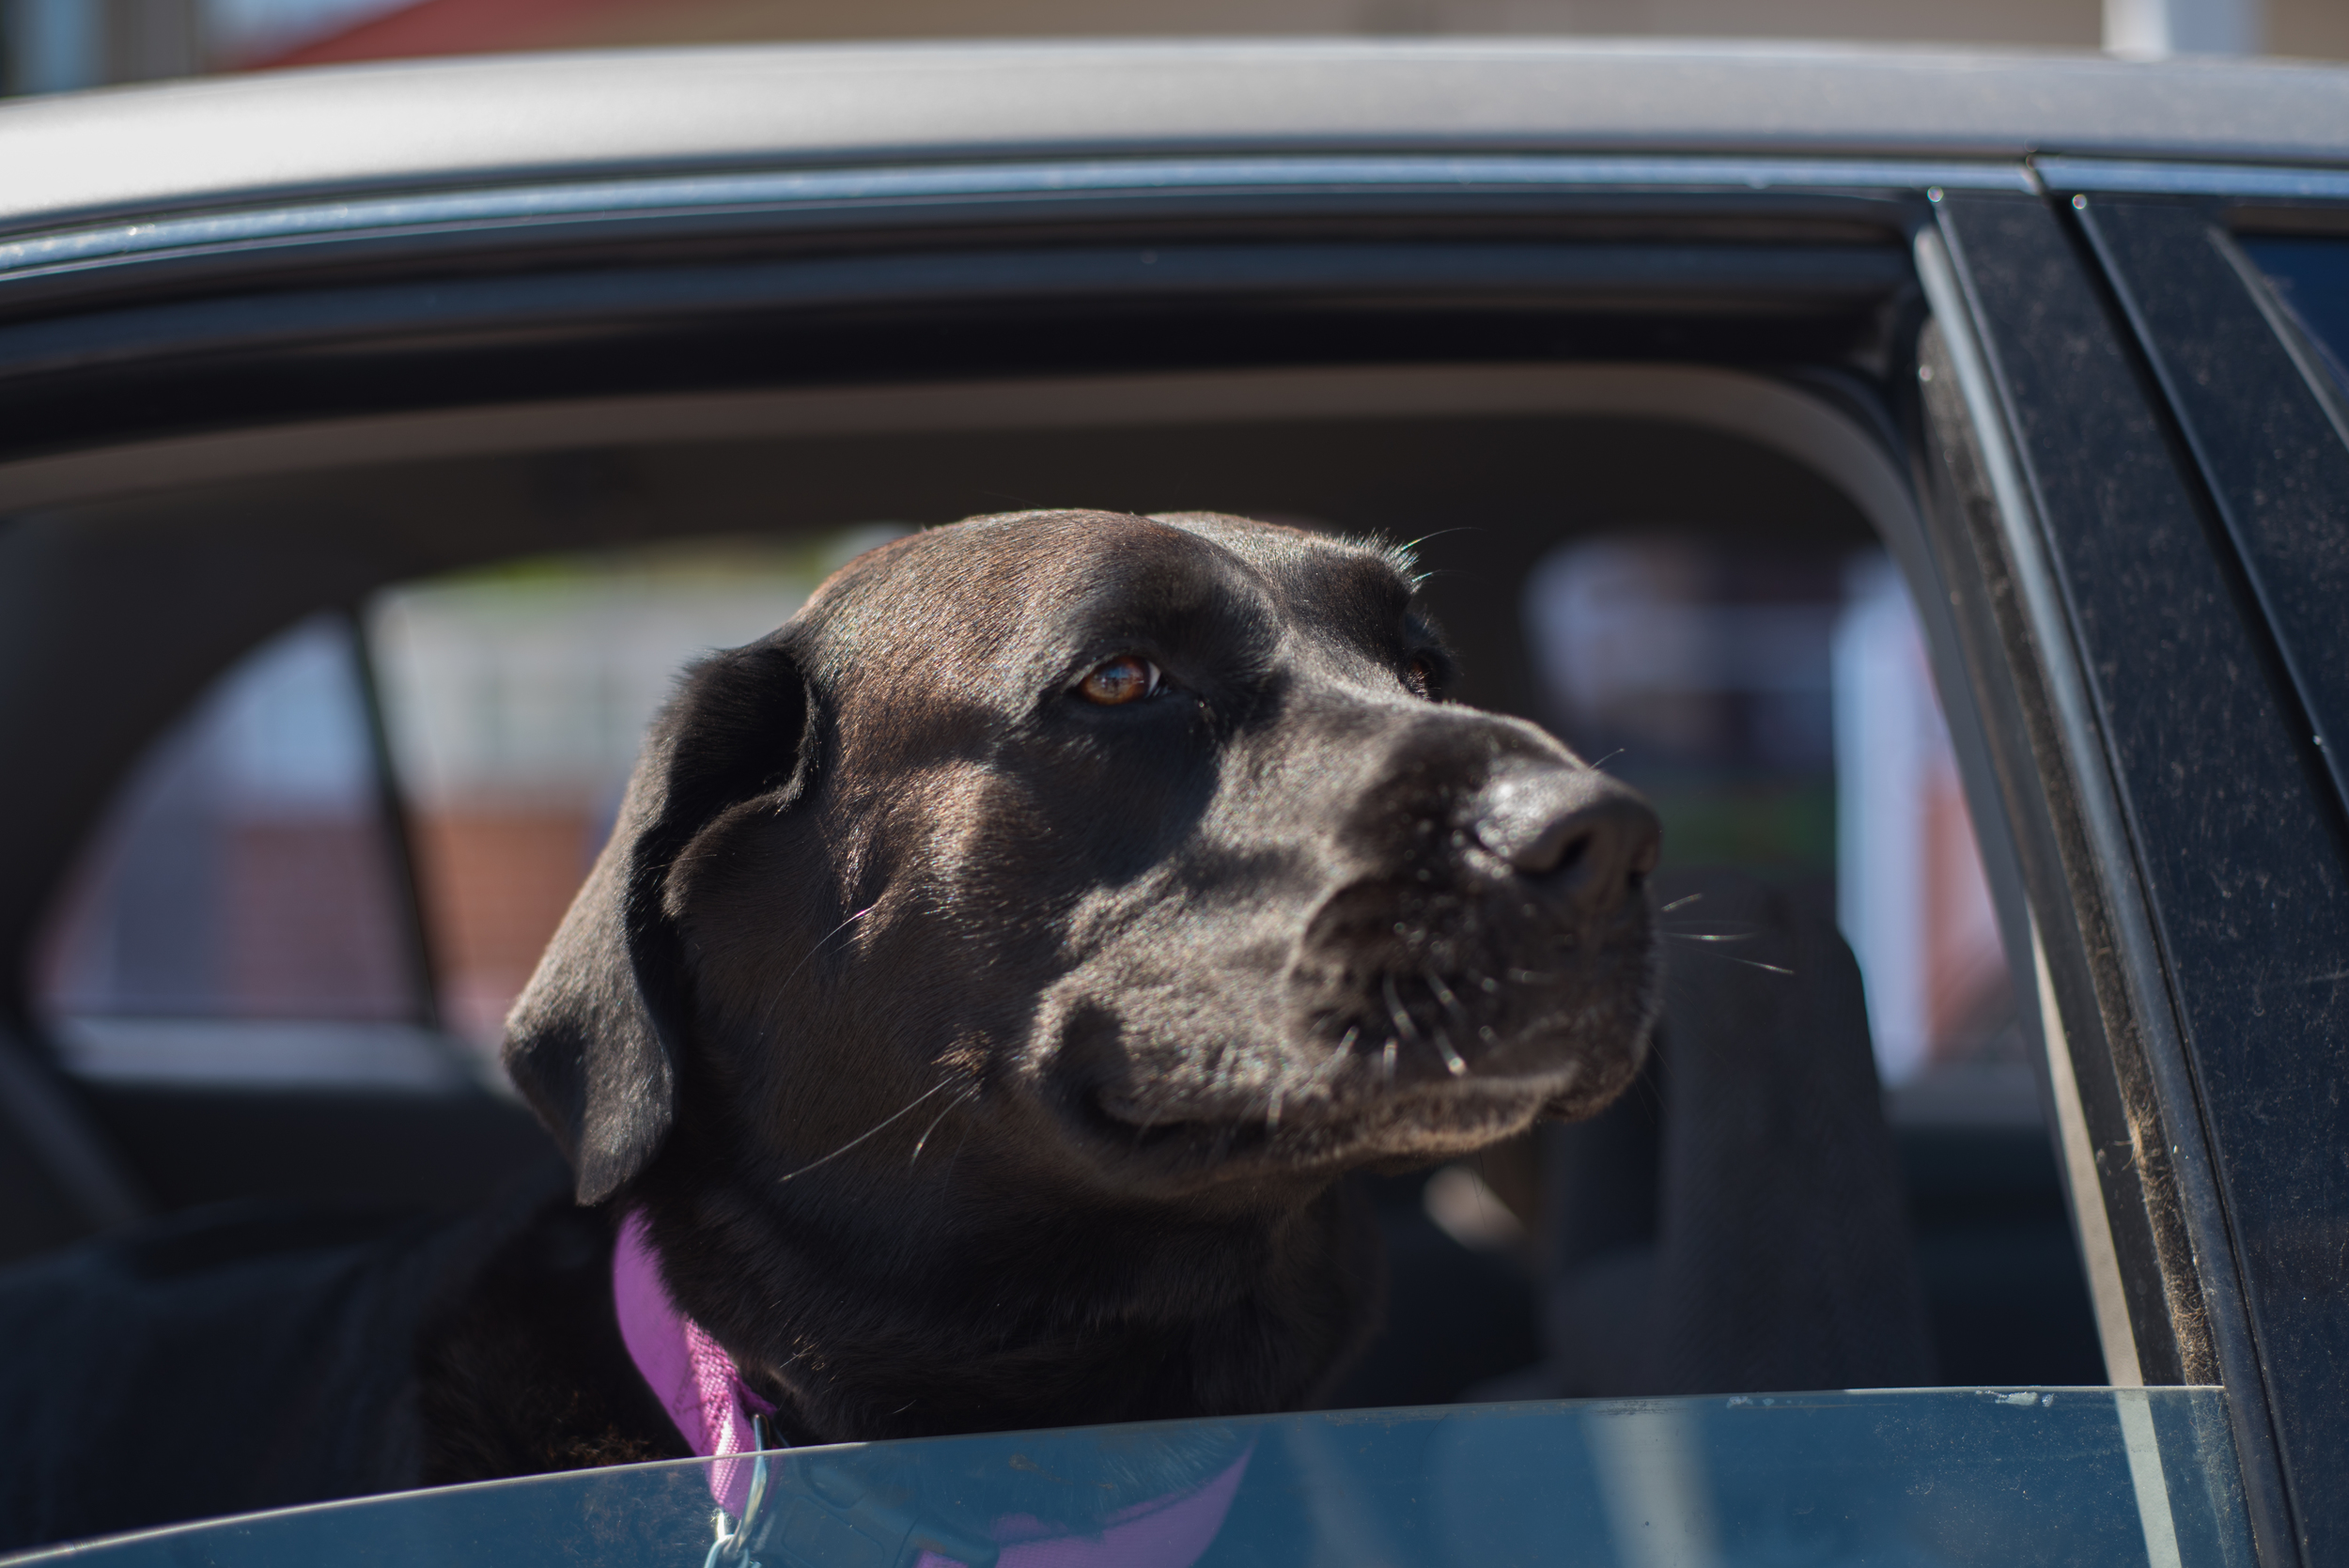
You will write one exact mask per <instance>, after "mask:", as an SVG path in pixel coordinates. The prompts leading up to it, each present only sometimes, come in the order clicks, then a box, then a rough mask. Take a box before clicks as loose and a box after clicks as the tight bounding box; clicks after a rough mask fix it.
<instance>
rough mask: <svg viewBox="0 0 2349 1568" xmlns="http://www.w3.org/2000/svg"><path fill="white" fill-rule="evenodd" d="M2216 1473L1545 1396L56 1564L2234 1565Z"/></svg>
mask: <svg viewBox="0 0 2349 1568" xmlns="http://www.w3.org/2000/svg"><path fill="white" fill-rule="evenodd" d="M2234 1476H2235V1469H2234V1465H2233V1460H2232V1447H2231V1442H2230V1438H2229V1436H2228V1428H2227V1424H2226V1414H2225V1406H2224V1402H2223V1395H2222V1394H2221V1392H2220V1390H2218V1389H2196V1388H2175V1389H1939V1390H1891V1391H1884V1392H1873V1393H1821V1394H1803V1395H1797V1396H1792V1397H1775V1396H1753V1397H1746V1396H1735V1397H1729V1398H1719V1397H1712V1398H1685V1399H1655V1400H1641V1401H1636V1402H1624V1403H1606V1402H1540V1403H1527V1404H1519V1405H1481V1406H1478V1405H1467V1406H1454V1407H1450V1408H1443V1409H1406V1410H1384V1411H1377V1412H1368V1411H1353V1412H1341V1413H1333V1414H1315V1415H1299V1416H1274V1417H1260V1418H1253V1419H1242V1420H1234V1421H1173V1422H1165V1423H1160V1424H1157V1425H1151V1426H1138V1427H1095V1428H1089V1429H1082V1430H1076V1431H1062V1432H1034V1433H1022V1434H1017V1435H1011V1436H974V1437H951V1438H934V1439H928V1440H924V1441H911V1442H881V1443H866V1444H853V1445H848V1446H845V1447H840V1448H829V1449H812V1450H808V1451H806V1452H801V1453H779V1454H775V1455H773V1456H772V1457H771V1458H769V1459H766V1460H764V1461H763V1462H754V1461H751V1460H745V1459H727V1460H716V1461H694V1462H689V1463H685V1464H670V1465H642V1466H632V1467H619V1468H612V1469H603V1470H592V1471H584V1472H572V1473H570V1474H565V1475H552V1476H541V1477H536V1478H532V1479H529V1480H524V1481H521V1482H497V1483H489V1484H487V1485H479V1486H464V1487H453V1488H447V1489H444V1490H440V1491H432V1492H419V1493H410V1494H407V1495H406V1496H402V1497H394V1498H367V1499H363V1500H360V1501H356V1502H350V1503H338V1504H328V1505H324V1506H320V1507H315V1508H307V1509H296V1510H290V1511H288V1512H286V1513H282V1514H261V1515H257V1516H253V1517H249V1518H245V1519H239V1520H232V1521H226V1522H223V1523H219V1524H211V1525H196V1526H191V1527H182V1528H179V1529H167V1530H161V1531H156V1532H153V1533H150V1534H147V1535H143V1536H137V1537H132V1538H129V1539H125V1540H121V1541H118V1542H115V1543H111V1544H106V1543H101V1544H96V1545H84V1546H80V1547H76V1548H74V1551H75V1555H76V1560H81V1561H91V1562H101V1563H106V1564H109V1565H119V1568H135V1565H138V1564H145V1563H149V1562H151V1563H155V1564H158V1565H162V1564H167V1563H168V1564H177V1563H181V1562H186V1561H190V1560H198V1559H200V1560H203V1561H205V1562H208V1563H211V1564H215V1565H216V1568H279V1565H281V1564H285V1565H290V1564H293V1563H312V1562H319V1561H330V1560H350V1559H353V1558H356V1559H359V1560H378V1559H381V1560H393V1559H395V1558H397V1560H401V1561H427V1560H428V1561H432V1562H435V1563H442V1564H446V1565H450V1568H458V1565H464V1564H472V1563H481V1564H484V1565H487V1564H490V1563H495V1564H497V1565H499V1568H527V1565H529V1564H535V1563H549V1564H552V1563H566V1564H575V1563H612V1564H618V1563H627V1564H630V1565H631V1568H635V1565H639V1564H675V1565H677V1568H695V1565H698V1564H701V1563H703V1562H704V1561H705V1560H707V1561H708V1562H712V1563H748V1562H752V1561H757V1562H764V1563H769V1564H777V1563H787V1564H805V1565H808V1568H816V1565H819V1564H821V1565H834V1564H839V1565H845V1564H851V1563H856V1564H863V1563H871V1564H875V1565H879V1564H914V1563H916V1562H918V1563H919V1564H921V1565H922V1568H947V1565H948V1564H956V1563H967V1564H975V1563H981V1562H990V1563H996V1564H1000V1565H1001V1568H1037V1565H1041V1564H1063V1565H1070V1568H1075V1565H1083V1568H1190V1565H1192V1564H1198V1565H1199V1568H1239V1565H1242V1564H1250V1565H1253V1564H1275V1563H1282V1564H1286V1563H1299V1562H1315V1561H1329V1562H1353V1563H1384V1564H1389V1565H1391V1568H1486V1565H1489V1564H1493V1563H1513V1562H1527V1563H1531V1562H1563V1561H1571V1562H1577V1563H1592V1564H1610V1565H1612V1564H1621V1565H1623V1568H1648V1565H1661V1564H1665V1563H1713V1562H1863V1561H1864V1562H1915V1563H1930V1562H1968V1563H1984V1564H1988V1563H1997V1564H1999V1565H2001V1568H2007V1565H2013V1564H2034V1563H2048V1564H2054V1563H2063V1564H2067V1565H2070V1568H2092V1565H2105V1564H2112V1565H2122V1564H2127V1565H2136V1564H2149V1565H2158V1568H2221V1565H2225V1568H2233V1565H2236V1564H2242V1563H2248V1561H2250V1560H2251V1558H2250V1547H2249V1540H2248V1527H2247V1525H2246V1522H2245V1515H2244V1509H2243V1501H2242V1498H2241V1496H2240V1493H2239V1491H2238V1489H2237V1486H2236V1483H2235V1480H2234ZM714 1498H723V1499H725V1501H726V1503H727V1504H728V1505H729V1507H730V1510H731V1512H720V1511H719V1510H718V1509H716V1508H715V1507H713V1499H714ZM754 1498H755V1501H754V1500H753V1499H754ZM737 1528H739V1529H740V1533H741V1539H740V1542H739V1550H736V1551H734V1552H731V1553H729V1552H728V1551H727V1549H726V1545H720V1546H719V1547H717V1548H716V1549H714V1550H713V1548H712V1537H713V1534H717V1533H720V1532H723V1533H724V1534H725V1535H727V1536H729V1537H730V1536H732V1535H733V1533H734V1531H735V1529H737ZM732 1544H733V1543H731V1542H729V1543H728V1545H732Z"/></svg>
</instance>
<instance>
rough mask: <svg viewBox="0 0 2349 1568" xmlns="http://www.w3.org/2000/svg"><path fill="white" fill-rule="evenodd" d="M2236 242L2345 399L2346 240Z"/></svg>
mask: <svg viewBox="0 0 2349 1568" xmlns="http://www.w3.org/2000/svg"><path fill="white" fill-rule="evenodd" d="M2240 243H2241V244H2242V246H2243V250H2244V253H2245V254H2246V255H2248V256H2250V258H2251V260H2252V262H2253V263H2254V264H2256V265H2257V266H2258V268H2259V269H2260V271H2261V272H2263V273H2264V274H2266V277H2267V282H2268V285H2269V286H2270V287H2273V288H2274V289H2275V291H2276V295H2277V298H2279V299H2280V300H2281V301H2283V303H2284V306H2285V308H2286V309H2288V310H2289V311H2291V312H2292V314H2293V316H2294V317H2295V318H2296V319H2297V320H2298V322H2299V324H2300V327H2301V330H2302V331H2303V332H2304V333H2306V334H2307V335H2308V338H2309V341H2310V344H2311V345H2312V346H2313V347H2314V348H2315V349H2316V351H2317V354H2318V357H2319V358H2320V359H2322V360H2323V361H2324V364H2325V368H2326V371H2328V372H2329V373H2330V374H2331V376H2332V378H2333V383H2334V386H2335V389H2336V390H2338V391H2340V392H2341V393H2342V394H2343V395H2344V396H2349V240H2319V239H2297V238H2292V239H2287V238H2279V237H2278V238H2270V237H2248V238H2246V239H2244V240H2242V241H2240Z"/></svg>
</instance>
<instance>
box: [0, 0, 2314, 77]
mask: <svg viewBox="0 0 2349 1568" xmlns="http://www.w3.org/2000/svg"><path fill="white" fill-rule="evenodd" d="M0 15H5V18H6V21H7V23H8V25H7V27H6V29H5V33H0V79H5V81H6V83H7V84H8V90H10V91H15V92H39V91H54V90H57V89H61V88H69V87H78V86H88V85H97V84H100V83H106V82H123V81H144V80H150V79H154V78H158V77H168V76H180V75H188V74H192V73H196V72H200V71H207V70H244V69H260V68H269V67H276V66H290V65H313V64H322V63H327V62H334V61H351V60H381V59H403V58H411V57H417V56H428V55H440V54H481V53H489V52H498V51H513V50H538V49H585V48H611V47H630V46H640V45H651V44H708V43H734V42H752V41H769V42H773V41H787V40H817V39H922V38H928V39H977V38H1036V37H1085V36H1094V37H1199V36H1209V35H1221V36H1279V35H1299V34H1315V35H1357V36H1377V35H1428V34H1435V35H1441V34H1456V35H1484V36H1504V37H1506V36H1522V37H1578V36H1589V37H1631V38H1715V39H1720V38H1740V39H1790V40H1791V39H1838V40H1851V41H1862V42H1875V43H1911V44H1931V43H1947V44H1962V45H1974V46H1992V47H2016V46H2019V47H2040V48H2065V49H2096V48H2107V49H2111V50H2114V51H2116V52H2119V53H2123V54H2142V55H2160V54H2187V53H2206V54H2279V55H2295V56H2302V57H2310V58H2319V59H2349V3H2345V0H1190V3H1188V4H1184V5H1179V6H1178V5H1175V4H1171V3H1169V0H0Z"/></svg>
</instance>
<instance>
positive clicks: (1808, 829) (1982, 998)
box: [1526, 532, 2039, 1121]
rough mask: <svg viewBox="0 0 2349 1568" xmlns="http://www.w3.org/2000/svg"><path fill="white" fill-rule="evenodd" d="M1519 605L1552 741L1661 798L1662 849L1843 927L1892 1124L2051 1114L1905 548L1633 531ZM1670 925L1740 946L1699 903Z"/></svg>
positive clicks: (1571, 556)
mask: <svg viewBox="0 0 2349 1568" xmlns="http://www.w3.org/2000/svg"><path fill="white" fill-rule="evenodd" d="M1526 614H1527V621H1528V627H1527V629H1528V632H1529V634H1530V636H1531V639H1532V644H1533V647H1534V649H1535V652H1536V656H1537V658H1538V659H1539V660H1540V664H1541V669H1542V672H1543V675H1544V682H1545V687H1546V690H1547V691H1548V696H1549V700H1550V703H1551V707H1552V712H1551V715H1550V717H1551V719H1552V721H1553V722H1554V723H1555V725H1556V727H1557V729H1558V731H1559V733H1560V735H1561V736H1562V737H1563V738H1565V739H1566V740H1567V741H1568V743H1569V744H1571V745H1573V746H1574V747H1575V748H1576V749H1577V750H1578V751H1579V752H1580V753H1582V754H1583V755H1584V756H1585V757H1588V758H1589V759H1591V760H1592V761H1594V762H1596V763H1599V764H1600V765H1601V766H1603V767H1605V768H1607V770H1608V771H1610V772H1611V773H1613V774H1615V775H1616V776H1618V777H1620V778H1622V779H1624V780H1626V781H1627V782H1629V783H1631V784H1636V785H1638V786H1639V787H1640V788H1641V789H1642V790H1644V791H1646V792H1647V794H1648V795H1649V797H1650V798H1651V799H1652V800H1654V801H1655V802H1656V805H1657V810H1658V811H1659V812H1660V813H1661V815H1662V816H1663V819H1664V830H1665V831H1664V845H1665V854H1666V856H1667V858H1668V859H1669V860H1671V861H1672V862H1676V863H1680V864H1716V865H1720V864H1726V865H1735V866H1738V867H1740V868H1742V869H1745V870H1747V871H1750V872H1752V873H1754V874H1755V875H1758V876H1761V877H1766V878H1768V879H1770V880H1772V881H1775V882H1777V883H1779V884H1780V885H1781V886H1783V887H1785V888H1786V889H1787V890H1788V891H1789V892H1791V893H1794V894H1795V895H1796V896H1797V897H1800V898H1803V899H1806V900H1808V901H1810V902H1811V903H1812V905H1813V907H1814V908H1819V909H1821V910H1822V911H1826V912H1831V913H1832V914H1833V915H1834V916H1835V917H1836V920H1837V924H1839V925H1840V927H1841V928H1842V930H1843V935H1844V939H1846V940H1847V941H1849V942H1850V943H1851V946H1852V950H1853V952H1854V954H1855V955H1857V956H1858V958H1859V966H1860V971H1861V973H1862V975H1863V976H1864V978H1865V981H1866V985H1867V1000H1868V1017H1869V1025H1870V1029H1871V1032H1873V1033H1874V1035H1875V1049H1876V1062H1877V1069H1878V1072H1879V1074H1880V1076H1881V1077H1882V1079H1883V1080H1884V1083H1885V1084H1886V1086H1887V1087H1888V1088H1889V1089H1891V1090H1893V1091H1895V1094H1894V1105H1895V1111H1896V1114H1898V1112H1899V1110H1900V1108H1901V1105H1902V1101H1903V1099H1904V1097H1906V1099H1908V1100H1909V1101H1911V1102H1914V1103H1915V1104H1918V1105H1920V1106H1921V1105H1922V1104H1923V1103H1925V1102H1928V1101H1938V1102H1942V1103H1946V1102H1947V1101H1949V1100H1950V1099H1951V1098H1952V1096H1961V1095H1962V1096H1963V1097H1965V1098H1966V1099H1967V1100H1968V1101H1969V1102H1972V1103H1973V1106H1974V1113H1975V1114H1976V1115H1983V1114H1986V1115H1987V1116H1988V1117H1989V1118H1990V1119H1993V1120H2015V1121H2025V1120H2036V1118H2037V1116H2038V1113H2039V1112H2038V1105H2037V1091H2036V1088H2035V1086H2034V1083H2033V1079H2032V1075H2031V1070H2030V1062H2029V1058H2028V1057H2027V1056H2026V1054H2025V1041H2024V1038H2023V1034H2022V1032H2021V1028H2020V1025H2019V1022H2018V1020H2017V1017H2016V1014H2015V996H2014V988H2013V985H2012V983H2011V981H2010V979H2009V973H2008V969H2007V964H2006V957H2005V955H2004V953H2003V951H2002V949H2001V946H2000V943H1999V931H1998V924H1997V921H1996V918H1995V916H1994V914H1993V912H1992V908H1991V904H1990V894H1989V889H1988V886H1987V884H1986V882H1985V881H1984V878H1983V870H1982V860H1981V855H1980V852H1979V850H1978V849H1977V848H1976V847H1975V841H1974V832H1973V824H1972V820H1971V818H1970V817H1969V816H1968V814H1967V809H1966V803H1965V799H1964V795H1963V792H1962V790H1961V788H1960V785H1959V782H1958V774H1957V765H1956V760H1955V758H1954V756H1953V755H1952V752H1951V749H1950V738H1949V727H1948V724H1947V723H1946V722H1945V721H1944V720H1943V718H1942V715H1941V711H1940V706H1939V704H1938V701H1937V698H1936V696H1935V693H1934V689H1933V680H1932V675H1931V671H1930V668H1929V666H1928V664H1927V662H1926V659H1925V650H1924V641H1923V636H1922V633H1921V629H1920V628H1919V626H1918V622H1917V617H1916V612H1915V610H1914V608H1913V607H1912V605H1911V603H1910V601H1909V597H1908V591H1907V588H1906V584H1905V583H1903V582H1902V581H1901V578H1900V574H1899V572H1898V571H1897V570H1896V569H1895V568H1894V567H1893V566H1892V564H1891V562H1890V560H1889V559H1887V558H1886V557H1885V556H1884V555H1883V554H1882V553H1881V552H1880V551H1867V552H1865V553H1863V554H1861V555H1859V556H1856V557H1848V558H1846V557H1842V556H1837V555H1831V554H1816V555H1807V554H1802V553H1794V552H1789V551H1783V550H1777V551H1766V550H1756V549H1750V548H1741V547H1739V546H1736V545H1732V544H1724V543H1719V542H1717V541H1713V540H1708V539H1699V538H1693V537H1669V536H1657V535H1655V534H1654V533H1652V532H1651V533H1642V534H1635V533H1628V532H1626V533H1623V534H1618V535H1613V536H1598V537H1595V538H1588V539H1584V540H1580V541H1578V542H1576V543H1573V544H1569V545H1566V546H1563V547H1562V548H1561V549H1559V550H1558V551H1555V552H1554V553H1552V554H1551V555H1550V556H1549V557H1548V559H1547V560H1546V561H1545V562H1544V563H1543V564H1542V565H1541V566H1540V567H1539V568H1537V570H1536V571H1535V573H1534V574H1533V576H1532V580H1531V581H1530V582H1529V584H1528V587H1527V594H1526ZM1667 929H1668V930H1669V931H1672V933H1673V934H1674V936H1676V937H1678V938H1679V939H1684V940H1694V939H1727V940H1730V941H1733V942H1734V940H1735V936H1736V933H1735V932H1728V931H1718V930H1713V929H1710V928H1708V927H1707V926H1706V924H1705V923H1704V921H1703V912H1702V911H1701V910H1697V909H1689V910H1686V911H1675V912H1674V913H1673V915H1672V918H1671V919H1670V920H1668V922H1667ZM1732 951H1734V949H1733V950H1732ZM1668 961H1669V952H1668Z"/></svg>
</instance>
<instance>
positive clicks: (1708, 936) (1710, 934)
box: [1664, 931, 1753, 942]
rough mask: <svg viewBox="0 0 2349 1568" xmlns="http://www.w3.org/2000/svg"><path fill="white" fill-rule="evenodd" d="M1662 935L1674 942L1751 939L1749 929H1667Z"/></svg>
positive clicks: (1743, 940)
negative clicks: (1726, 930)
mask: <svg viewBox="0 0 2349 1568" xmlns="http://www.w3.org/2000/svg"><path fill="white" fill-rule="evenodd" d="M1664 935H1666V936H1667V937H1670V938H1671V939H1672V940H1674V941H1676V942H1750V941H1751V940H1752V939H1753V933H1752V932H1750V931H1735V932H1725V931H1667V932H1665V933H1664Z"/></svg>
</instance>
